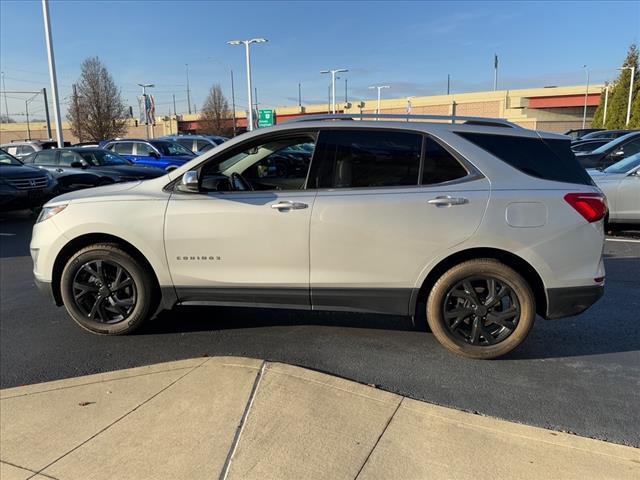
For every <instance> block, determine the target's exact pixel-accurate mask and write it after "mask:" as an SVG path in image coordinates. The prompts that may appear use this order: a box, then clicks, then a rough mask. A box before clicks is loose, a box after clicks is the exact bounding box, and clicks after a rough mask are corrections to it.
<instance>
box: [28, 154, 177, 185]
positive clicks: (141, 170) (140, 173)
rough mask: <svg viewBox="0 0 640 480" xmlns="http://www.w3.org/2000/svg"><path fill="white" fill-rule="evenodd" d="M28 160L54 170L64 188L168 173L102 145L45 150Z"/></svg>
mask: <svg viewBox="0 0 640 480" xmlns="http://www.w3.org/2000/svg"><path fill="white" fill-rule="evenodd" d="M24 161H25V163H28V164H32V165H33V166H35V167H39V168H41V169H44V170H46V171H48V172H49V173H51V174H52V175H53V176H54V177H55V178H56V179H57V180H58V184H59V186H60V190H61V191H63V192H69V191H73V190H79V189H82V188H88V187H97V186H101V185H110V184H112V183H120V182H132V181H136V180H148V179H150V178H156V177H160V176H162V175H164V174H165V172H164V170H161V169H159V168H153V167H145V166H140V165H135V164H134V163H133V162H131V161H129V160H127V159H126V158H124V157H121V156H120V155H118V154H117V153H113V152H109V151H108V150H103V149H101V148H82V147H77V148H60V149H56V150H43V151H40V152H37V153H33V154H31V155H29V156H28V157H27V158H25V159H24Z"/></svg>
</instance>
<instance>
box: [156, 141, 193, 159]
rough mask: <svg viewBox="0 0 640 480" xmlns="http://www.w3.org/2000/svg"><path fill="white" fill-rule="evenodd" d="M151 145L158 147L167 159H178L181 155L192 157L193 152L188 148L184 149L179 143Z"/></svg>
mask: <svg viewBox="0 0 640 480" xmlns="http://www.w3.org/2000/svg"><path fill="white" fill-rule="evenodd" d="M150 143H151V145H153V146H154V147H156V148H157V149H158V150H159V151H160V153H161V154H162V155H164V156H166V157H177V156H179V155H191V156H193V152H192V151H191V150H189V149H188V148H185V147H183V146H182V145H180V144H179V143H175V142H150Z"/></svg>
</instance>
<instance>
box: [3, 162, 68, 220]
mask: <svg viewBox="0 0 640 480" xmlns="http://www.w3.org/2000/svg"><path fill="white" fill-rule="evenodd" d="M57 194H58V182H57V181H56V180H55V178H53V176H52V175H51V174H50V173H49V172H46V171H42V170H40V169H38V168H34V167H32V166H29V165H25V164H23V163H22V162H21V161H20V160H18V159H17V158H15V157H14V156H13V155H10V154H8V153H7V152H5V151H4V150H2V149H0V211H3V212H6V211H9V210H23V209H27V208H36V207H40V206H41V205H43V204H44V203H45V202H46V201H47V200H49V199H51V198H53V197H55V196H56V195H57Z"/></svg>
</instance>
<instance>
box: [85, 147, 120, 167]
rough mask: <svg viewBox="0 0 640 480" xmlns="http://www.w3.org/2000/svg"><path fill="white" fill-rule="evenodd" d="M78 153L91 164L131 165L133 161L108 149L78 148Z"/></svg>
mask: <svg viewBox="0 0 640 480" xmlns="http://www.w3.org/2000/svg"><path fill="white" fill-rule="evenodd" d="M76 153H79V154H80V156H81V157H82V158H83V159H84V160H85V161H86V162H87V163H89V165H94V166H108V165H131V162H130V161H129V160H127V159H126V158H124V157H121V156H120V155H118V154H117V153H113V152H109V151H108V150H87V151H83V150H77V151H76Z"/></svg>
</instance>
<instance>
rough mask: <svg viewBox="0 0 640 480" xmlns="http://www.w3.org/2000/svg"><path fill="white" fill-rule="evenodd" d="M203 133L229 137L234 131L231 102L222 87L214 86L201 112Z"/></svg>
mask: <svg viewBox="0 0 640 480" xmlns="http://www.w3.org/2000/svg"><path fill="white" fill-rule="evenodd" d="M200 118H201V125H202V130H203V133H209V134H212V135H229V133H230V132H231V131H232V130H233V127H232V125H231V123H230V122H229V119H230V111H229V102H228V101H227V99H226V97H225V96H224V94H223V93H222V88H221V87H220V85H213V86H212V87H211V89H209V95H207V99H206V100H205V102H204V105H203V106H202V110H201V112H200Z"/></svg>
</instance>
